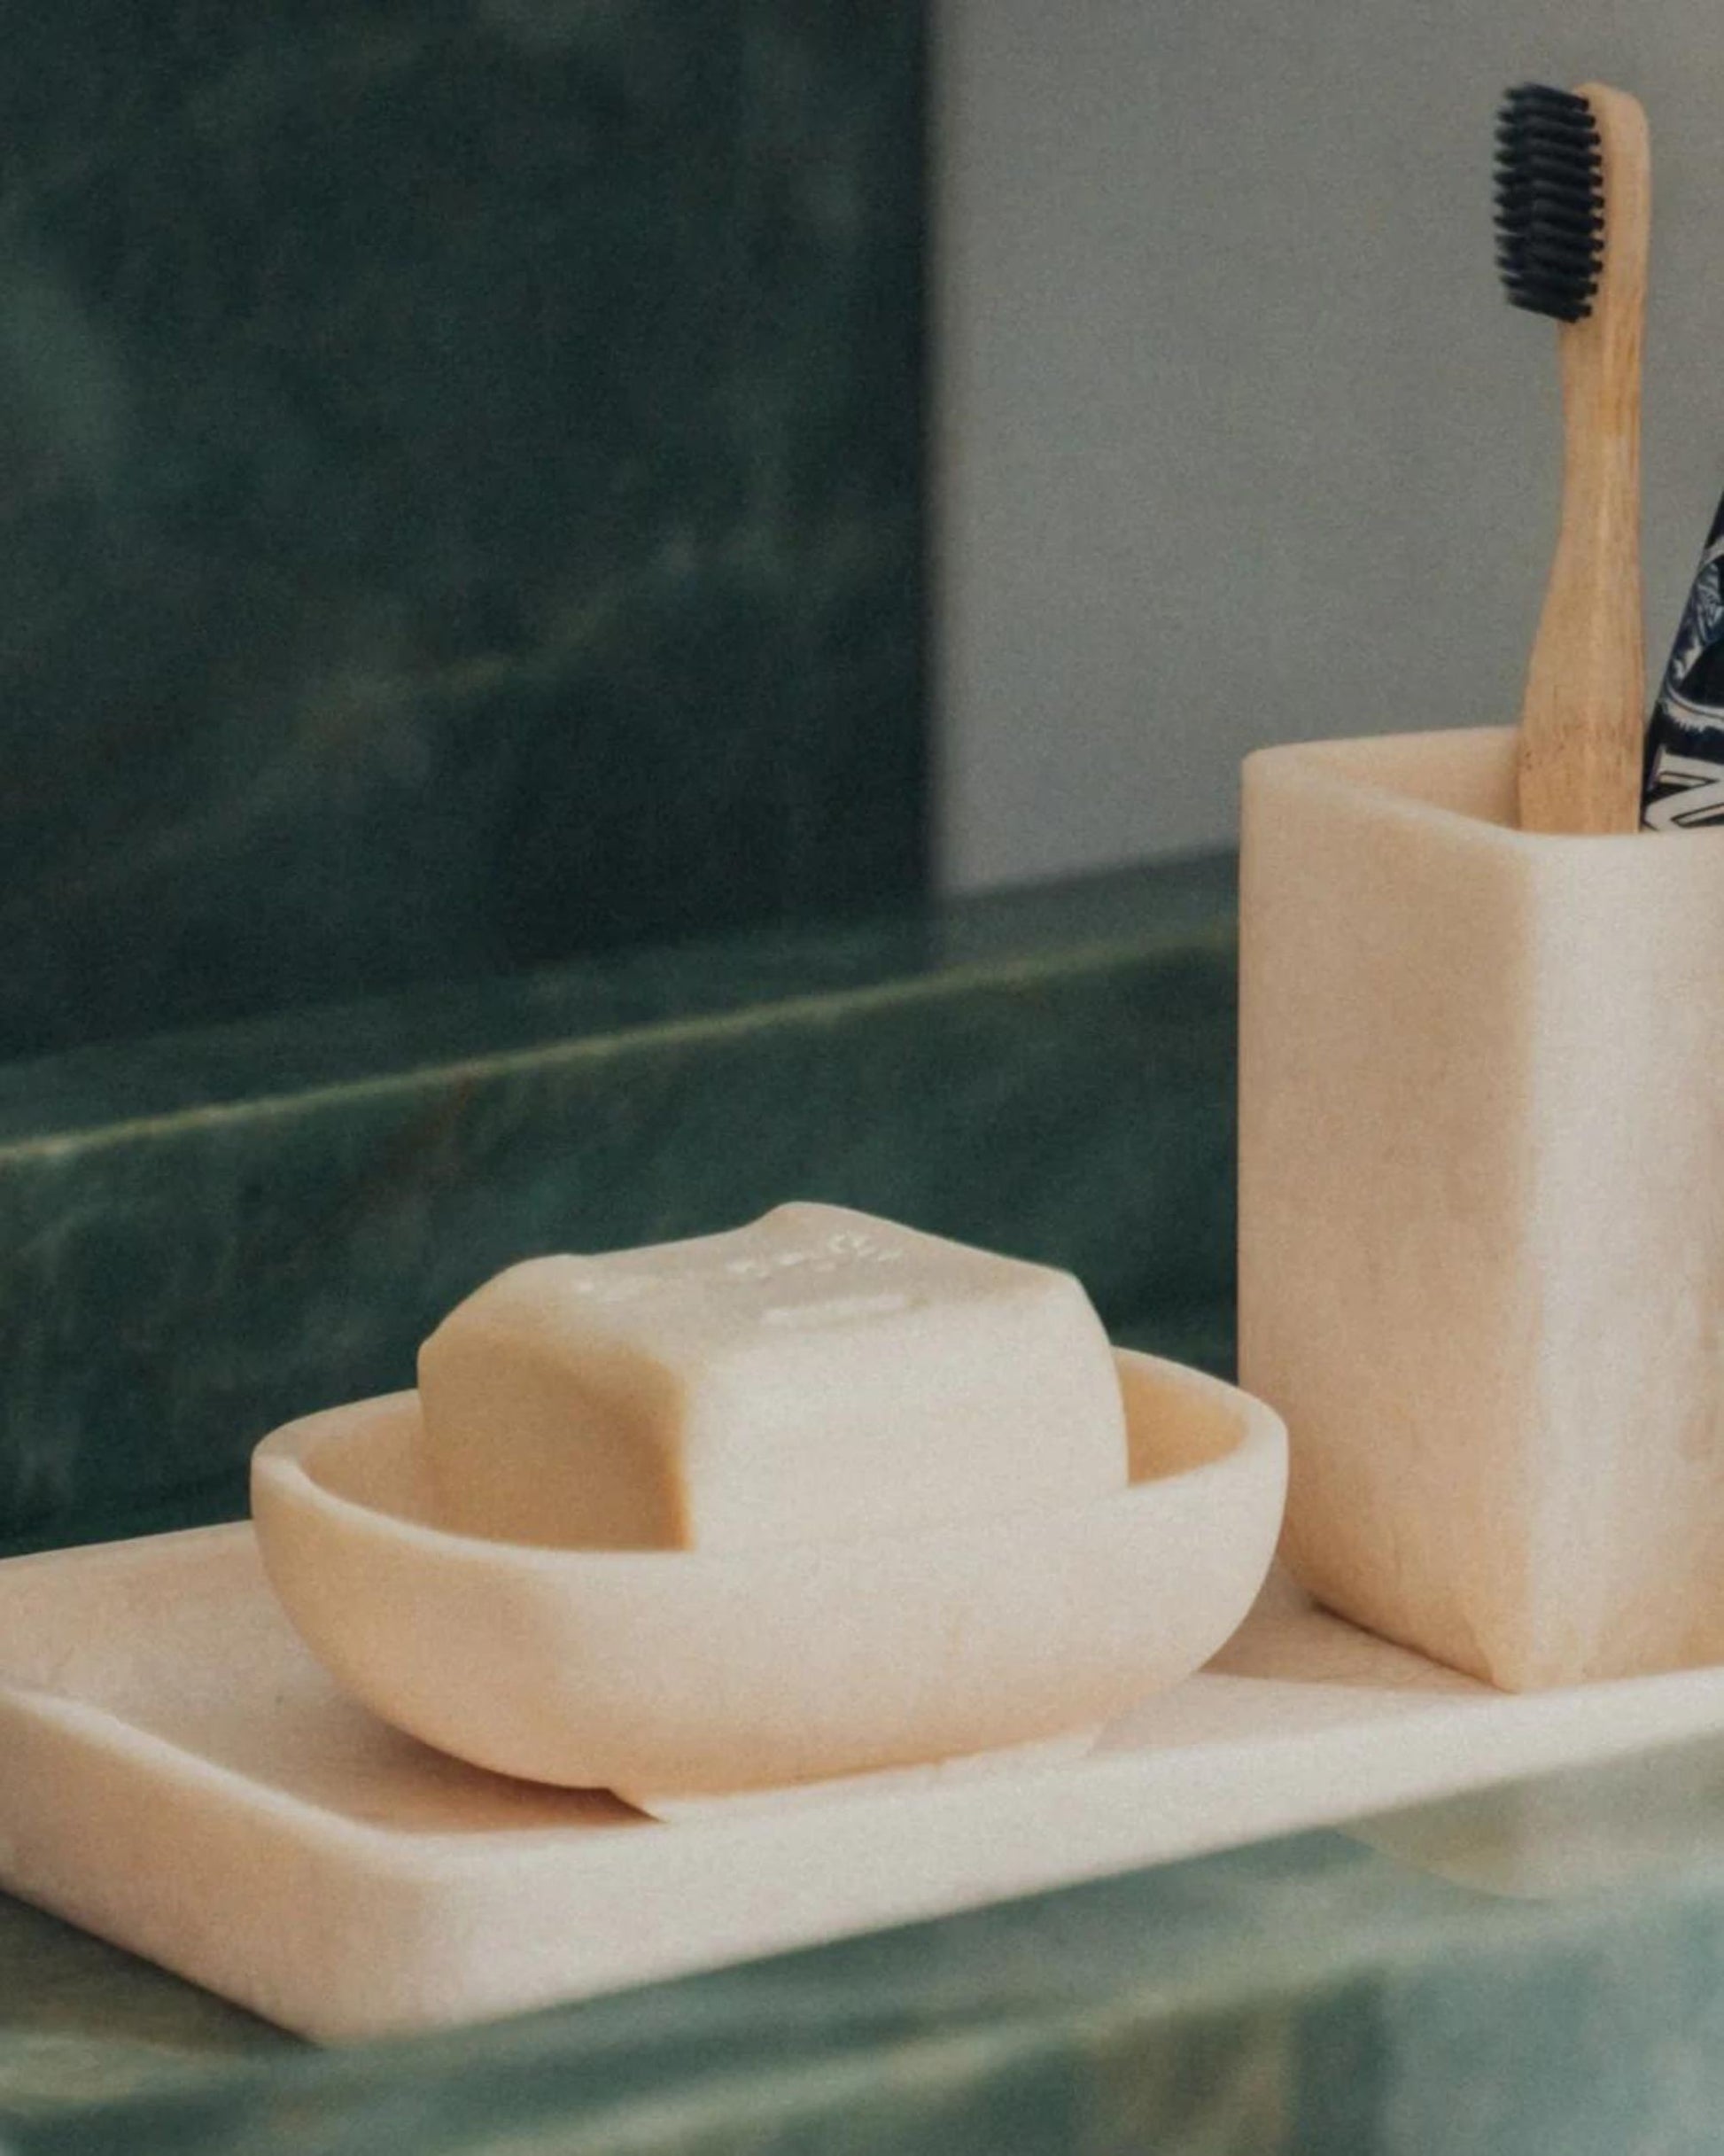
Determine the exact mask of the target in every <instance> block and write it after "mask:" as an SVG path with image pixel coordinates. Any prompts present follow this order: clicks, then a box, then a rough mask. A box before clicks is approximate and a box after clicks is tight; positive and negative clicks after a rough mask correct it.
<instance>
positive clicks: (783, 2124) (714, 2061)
mask: <svg viewBox="0 0 1724 2156" xmlns="http://www.w3.org/2000/svg"><path fill="white" fill-rule="evenodd" d="M1529 1822H1530V1823H1531V1824H1530V1827H1529ZM1720 1822H1724V1747H1719V1746H1717V1745H1711V1746H1708V1747H1702V1748H1700V1749H1698V1750H1694V1749H1689V1750H1685V1751H1681V1752H1674V1753H1671V1754H1667V1755H1661V1756H1657V1757H1654V1758H1651V1759H1648V1760H1641V1761H1636V1762H1633V1763H1629V1764H1628V1765H1627V1766H1626V1767H1617V1768H1613V1769H1611V1770H1608V1771H1602V1772H1597V1771H1596V1772H1593V1773H1591V1774H1588V1775H1571V1776H1568V1777H1566V1778H1563V1779H1560V1780H1558V1781H1557V1782H1555V1783H1549V1784H1534V1785H1527V1786H1525V1787H1523V1788H1521V1789H1518V1790H1510V1791H1506V1792H1502V1793H1498V1794H1495V1795H1491V1796H1487V1797H1483V1798H1472V1799H1469V1800H1465V1801H1463V1802H1457V1803H1451V1804H1448V1805H1444V1806H1439V1807H1433V1808H1432V1809H1431V1810H1429V1811H1427V1812H1425V1813H1422V1814H1413V1815H1402V1817H1401V1818H1400V1819H1398V1820H1396V1821H1393V1822H1386V1823H1384V1822H1378V1823H1371V1825H1367V1826H1366V1827H1365V1828H1364V1829H1363V1830H1362V1831H1361V1833H1360V1834H1340V1833H1326V1834H1315V1835H1304V1836H1301V1837H1298V1838H1296V1839H1292V1840H1288V1841H1280V1842H1277V1843H1273V1844H1268V1845H1264V1846H1262V1847H1260V1848H1258V1849H1247V1850H1242V1851H1238V1852H1235V1853H1232V1854H1230V1855H1227V1856H1218V1857H1212V1858H1208V1859H1205V1860H1202V1861H1200V1862H1198V1863H1192V1864H1179V1865H1173V1866H1169V1867H1165V1868H1163V1869H1161V1870H1159V1871H1151V1872H1138V1873H1135V1874H1132V1875H1130V1876H1129V1877H1126V1878H1122V1879H1116V1880H1107V1881H1102V1882H1100V1883H1098V1884H1096V1885H1092V1886H1087V1887H1076V1888H1070V1889H1068V1890H1065V1891H1063V1892H1060V1893H1058V1894H1052V1895H1040V1896H1037V1897H1035V1898H1033V1899H1029V1900H1024V1901H1020V1902H1015V1903H1006V1904H1002V1905H1000V1906H997V1907H995V1908H991V1909H986V1910H982V1911H977V1912H975V1913H974V1914H970V1915H966V1916H960V1917H953V1918H948V1919H944V1920H943V1921H941V1922H939V1923H936V1924H927V1925H916V1926H906V1927H904V1928H902V1929H897V1930H894V1931H889V1932H883V1933H878V1934H874V1935H873V1936H871V1937H868V1938H864V1939H858V1940H851V1941H847V1942H843V1943H841V1944H837V1945H834V1946H829V1947H824V1948H819V1949H815V1950H810V1951H807V1952H804V1953H800V1954H795V1955H788V1956H783V1957H780V1958H773V1959H771V1960H766V1961H761V1962H757V1963H753V1964H750V1965H747V1966H744V1967H740V1968H736V1969H732V1970H728V1971H724V1972H721V1973H716V1974H713V1975H710V1976H704V1977H696V1978H691V1979H687V1980H685V1981H680V1982H677V1983H672V1984H664V1985H657V1986H653V1987H650V1988H648V1989H641V1990H637V1991H632V1992H627V1993H624V1994H620V1995H617V1996H614V1997H610V1998H607V1999H601V2000H595V2001H593V2002H589V2003H588V2004H583V2005H579V2006H573V2007H568V2008H563V2009H559V2010H556V2011H554V2012H546V2013H540V2014H534V2015H530V2016H525V2017H523V2018H521V2019H518V2020H510V2021H506V2022H499V2023H493V2024H491V2025H489V2026H485V2027H478V2028H469V2029H462V2030H458V2031H454V2032H452V2033H450V2034H447V2035H439V2036H434V2037H429V2038H421V2039H415V2040H412V2041H408V2042H401V2043H386V2044H374V2045H367V2046H362V2047H359V2048H356V2049H353V2050H350V2051H314V2050H312V2049H310V2048H309V2047H307V2046H304V2045H301V2044H299V2043H294V2042H293V2041H292V2040H291V2039H290V2038H287V2037H285V2036H283V2035H280V2034H279V2033H277V2032H276V2031H273V2030H270V2029H268V2028H264V2027H262V2026H261V2025H260V2024H259V2023H256V2022H253V2021H252V2020H248V2019H247V2018H246V2017H245V2016H244V2015H242V2014H239V2013H237V2012H234V2011H232V2010H231V2009H229V2008H226V2007H223V2006H222V2005H221V2004H220V2003H219V2002H216V2001H214V2000H212V1999H210V1998H209V1997H207V1996H206V1995H204V1994H202V1993H200V1992H198V1991H195V1990H193V1989H191V1988H190V1987H189V1986H187V1985H184V1984H182V1983H179V1982H178V1981H175V1980H174V1979H172V1978H170V1977H167V1976H166V1975H164V1974H162V1973H159V1972H158V1971H156V1970H153V1969H151V1968H148V1967H146V1966H145V1965H143V1964H140V1963H137V1962H135V1961H133V1960H132V1959H130V1958H128V1957H127V1956H126V1955H123V1954H121V1953H120V1952H118V1951H117V1950H113V1949H111V1948H108V1947H105V1946H103V1945H102V1944H100V1943H99V1942H97V1941H95V1940H91V1939H89V1938H87V1937H85V1936H83V1935H82V1934H79V1933H76V1932H74V1931H71V1930H70V1929H68V1928H67V1927H66V1926H62V1925H59V1924H57V1923H55V1922H54V1921H53V1920H52V1919H49V1918H46V1917H43V1916H42V1915H40V1914H39V1913H37V1912H35V1911H30V1910H27V1909H25V1908H23V1907H22V1906H21V1905H19V1904H17V1903H4V1902H0V2149H4V2150H5V2151H6V2152H8V2156H74V2152H75V2156H105V2152H110V2151H112V2152H113V2156H147V2152H150V2151H153V2150H160V2151H167V2150H173V2151H175V2152H184V2156H203V2152H212V2156H213V2152H217V2151H220V2152H222V2156H253V2152H255V2156H264V2152H270V2156H276V2152H279V2156H290V2152H291V2156H360V2152H365V2156H373V2152H384V2151H393V2150H397V2149H400V2150H408V2149H411V2150H413V2151H415V2152H423V2156H439V2152H450V2156H454V2152H463V2156H466V2152H478V2151H499V2152H501V2151H508V2152H511V2156H530V2152H531V2156H538V2152H544V2156H549V2152H553V2151H557V2152H563V2151H568V2152H582V2156H586V2152H592V2156H600V2152H605V2156H610V2152H617V2156H621V2152H627V2156H763V2152H773V2156H789V2152H797V2151H809V2152H815V2151H818V2152H832V2156H843V2152H852V2151H854V2152H864V2151H866V2152H887V2151H890V2152H909V2156H921V2152H926V2156H1003V2152H1010V2156H1138V2152H1144V2151H1149V2150H1153V2151H1156V2152H1162V2156H1184V2152H1190V2156H1277V2152H1287V2156H1294V2152H1299V2156H1350V2152H1381V2156H1519V2152H1523V2151H1524V2152H1528V2156H1531V2152H1538V2156H1551V2152H1559V2156H1634V2152H1641V2151H1644V2152H1649V2156H1650V2152H1653V2151H1656V2152H1658V2156H1677V2152H1688V2151H1692V2152H1696V2156H1699V2152H1703V2151H1715V2150H1716V2149H1717V2148H1718V2146H1719V2145H1720V2121H1724V1864H1721V1863H1720V1856H1724V1838H1721V1837H1720ZM1363 1837H1369V1839H1366V1838H1363ZM1373 1842H1375V1843H1378V1844H1380V1845H1381V1846H1372V1844H1373ZM1553 1844H1557V1845H1562V1846H1563V1847H1565V1848H1566V1849H1567V1850H1568V1852H1569V1855H1570V1856H1571V1858H1573V1856H1574V1854H1575V1852H1576V1851H1579V1852H1580V1856H1581V1858H1582V1861H1580V1863H1578V1864H1576V1863H1573V1862H1571V1864H1570V1866H1569V1869H1570V1871H1571V1872H1573V1875H1574V1883H1573V1886H1572V1887H1571V1888H1570V1890H1568V1891H1565V1892H1562V1893H1560V1894H1555V1895H1549V1894H1540V1893H1537V1892H1529V1891H1528V1890H1527V1889H1526V1885H1525V1884H1524V1882H1518V1880H1517V1879H1516V1875H1515V1866H1516V1864H1517V1863H1524V1862H1525V1860H1526V1858H1527V1857H1528V1856H1529V1854H1530V1855H1532V1856H1539V1855H1541V1854H1544V1855H1548V1854H1549V1850H1550V1849H1551V1846H1552V1845H1553ZM1391 1847H1393V1848H1394V1850H1396V1851H1397V1852H1398V1853H1396V1854H1390V1853H1388V1852H1389V1849H1390V1848H1391ZM1480 1879H1483V1880H1487V1881H1488V1882H1489V1884H1488V1885H1487V1886H1480V1885H1479V1884H1478V1883H1475V1882H1476V1881H1478V1880H1480Z"/></svg>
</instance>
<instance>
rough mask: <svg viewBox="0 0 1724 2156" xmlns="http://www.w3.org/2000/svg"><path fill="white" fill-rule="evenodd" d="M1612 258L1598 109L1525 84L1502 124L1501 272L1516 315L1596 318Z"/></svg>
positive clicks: (1512, 95) (1567, 94)
mask: <svg viewBox="0 0 1724 2156" xmlns="http://www.w3.org/2000/svg"><path fill="white" fill-rule="evenodd" d="M1603 259H1604V170H1603V166H1602V163H1601V160H1600V158H1599V154H1598V128H1597V123H1596V121H1595V120H1594V118H1593V114H1592V107H1591V106H1590V105H1588V103H1587V101H1586V99H1585V98H1584V97H1576V96H1575V94H1574V92H1573V90H1548V89H1546V88H1545V87H1544V85H1543V84H1542V83H1539V82H1523V83H1521V84H1520V86H1519V87H1518V89H1516V90H1510V92H1509V94H1508V96H1507V97H1504V98H1503V106H1502V110H1501V112H1500V113H1498V114H1497V120H1496V266H1497V268H1498V269H1499V270H1501V272H1502V273H1503V290H1504V291H1505V292H1507V293H1508V295H1509V303H1510V306H1511V307H1526V309H1527V310H1528V311H1529V312H1530V313H1532V314H1534V315H1551V316H1553V317H1554V318H1555V319H1556V320H1557V322H1579V321H1580V320H1581V319H1582V318H1583V317H1584V316H1585V315H1588V314H1590V313H1591V311H1592V298H1593V294H1594V292H1596V290H1597V288H1598V268H1599V264H1600V262H1601V261H1603Z"/></svg>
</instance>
